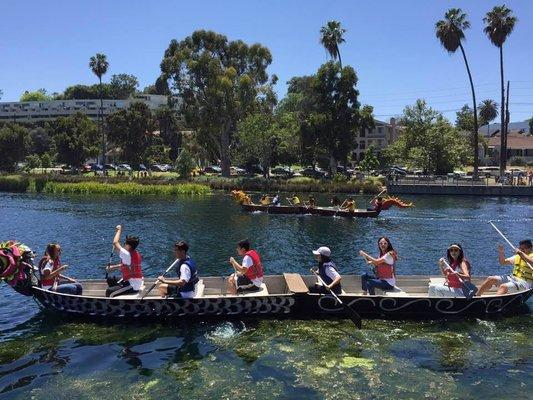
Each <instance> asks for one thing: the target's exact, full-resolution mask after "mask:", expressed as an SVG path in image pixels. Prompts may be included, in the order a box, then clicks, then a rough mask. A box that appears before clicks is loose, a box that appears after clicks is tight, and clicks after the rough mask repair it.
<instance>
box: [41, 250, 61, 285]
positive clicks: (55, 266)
mask: <svg viewBox="0 0 533 400" xmlns="http://www.w3.org/2000/svg"><path fill="white" fill-rule="evenodd" d="M50 260H52V259H51V258H50V257H44V258H43V259H41V261H40V262H39V273H40V274H41V286H54V282H55V281H56V279H57V278H49V279H45V278H43V269H44V266H45V265H46V264H47V263H48V261H50ZM52 261H53V267H52V271H50V273H52V272H54V271H55V270H57V269H58V268H59V267H60V266H61V262H60V261H59V258H56V259H55V260H52Z"/></svg>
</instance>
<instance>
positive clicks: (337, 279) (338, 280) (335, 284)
mask: <svg viewBox="0 0 533 400" xmlns="http://www.w3.org/2000/svg"><path fill="white" fill-rule="evenodd" d="M341 279H342V277H341V276H340V275H338V276H337V277H336V278H335V279H333V282H331V283H330V284H329V285H327V287H328V288H330V289H333V288H334V287H335V286H337V285H338V284H339V283H340V282H341Z"/></svg>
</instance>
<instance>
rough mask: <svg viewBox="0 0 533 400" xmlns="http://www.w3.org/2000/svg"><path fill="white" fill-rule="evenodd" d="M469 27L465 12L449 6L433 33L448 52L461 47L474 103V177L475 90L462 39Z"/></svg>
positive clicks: (476, 144)
mask: <svg viewBox="0 0 533 400" xmlns="http://www.w3.org/2000/svg"><path fill="white" fill-rule="evenodd" d="M469 28H470V22H468V20H467V19H466V14H465V13H464V12H463V10H461V9H460V8H451V9H449V10H448V11H446V14H444V19H443V20H440V21H437V23H436V24H435V34H436V35H437V38H438V39H439V40H440V43H441V45H442V47H444V48H445V49H446V50H447V51H448V52H449V53H455V51H456V50H457V49H461V53H462V54H463V59H464V61H465V66H466V72H467V73H468V79H469V80H470V89H471V90H472V104H473V105H474V127H473V129H474V132H472V133H473V137H474V178H476V177H477V175H478V167H479V137H478V122H477V106H476V92H475V90H474V82H473V80H472V74H471V73H470V67H469V66H468V60H467V59H466V53H465V49H464V47H463V43H462V40H463V39H464V38H465V34H464V31H465V30H466V29H469Z"/></svg>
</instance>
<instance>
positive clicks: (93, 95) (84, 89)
mask: <svg viewBox="0 0 533 400" xmlns="http://www.w3.org/2000/svg"><path fill="white" fill-rule="evenodd" d="M100 94H101V95H102V99H111V98H112V97H113V96H112V95H111V87H110V85H108V84H105V83H102V84H101V85H98V84H96V85H73V86H69V87H67V88H66V89H65V91H64V92H63V95H62V96H61V100H87V99H98V98H100Z"/></svg>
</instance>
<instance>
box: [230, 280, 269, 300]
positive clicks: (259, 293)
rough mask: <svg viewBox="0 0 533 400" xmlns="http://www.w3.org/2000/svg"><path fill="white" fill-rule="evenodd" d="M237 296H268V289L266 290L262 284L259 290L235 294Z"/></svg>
mask: <svg viewBox="0 0 533 400" xmlns="http://www.w3.org/2000/svg"><path fill="white" fill-rule="evenodd" d="M237 296H242V297H255V296H268V289H267V286H266V284H265V283H264V282H263V283H262V284H261V289H260V290H253V291H250V292H240V293H237Z"/></svg>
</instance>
